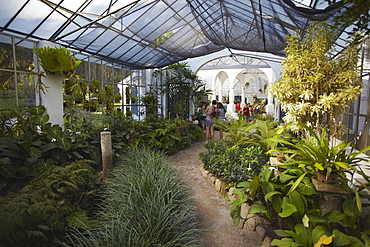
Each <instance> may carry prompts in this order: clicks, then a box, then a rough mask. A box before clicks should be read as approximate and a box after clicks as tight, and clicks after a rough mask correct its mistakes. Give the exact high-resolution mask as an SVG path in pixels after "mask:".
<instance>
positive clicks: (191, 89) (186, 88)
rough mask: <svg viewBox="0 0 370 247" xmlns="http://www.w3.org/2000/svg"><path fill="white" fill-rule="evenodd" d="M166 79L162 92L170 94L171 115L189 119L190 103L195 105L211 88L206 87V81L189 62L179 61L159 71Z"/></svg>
mask: <svg viewBox="0 0 370 247" xmlns="http://www.w3.org/2000/svg"><path fill="white" fill-rule="evenodd" d="M158 74H159V75H161V76H164V78H165V80H166V85H165V88H163V90H162V92H163V93H167V94H168V95H169V101H170V102H169V103H170V108H169V109H168V110H169V115H170V116H171V117H180V118H181V119H187V118H188V114H189V105H190V103H192V104H193V105H194V106H195V105H196V104H197V103H198V102H199V101H201V100H203V99H204V98H205V97H206V96H207V95H208V94H209V92H210V91H209V90H206V89H205V83H204V82H203V81H202V80H200V78H199V77H198V76H197V75H196V74H195V73H194V72H193V71H192V70H191V69H190V68H189V65H188V64H187V62H179V63H175V64H172V65H169V66H167V67H165V68H164V69H161V70H159V71H158Z"/></svg>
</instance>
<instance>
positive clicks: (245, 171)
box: [199, 140, 266, 183]
mask: <svg viewBox="0 0 370 247" xmlns="http://www.w3.org/2000/svg"><path fill="white" fill-rule="evenodd" d="M205 147H206V148H207V152H203V153H200V154H199V157H200V159H201V160H202V163H203V166H204V169H206V170H207V171H210V172H212V173H214V174H217V175H218V176H220V177H222V178H223V179H225V180H226V181H227V182H229V183H239V182H242V181H246V180H248V179H250V178H253V177H254V176H256V175H257V174H258V173H259V171H260V170H261V168H262V166H263V165H265V164H266V163H265V156H264V150H263V149H261V148H260V147H258V146H248V147H240V146H236V147H235V146H234V143H233V142H230V141H227V140H224V141H221V142H214V141H209V142H208V143H207V144H205Z"/></svg>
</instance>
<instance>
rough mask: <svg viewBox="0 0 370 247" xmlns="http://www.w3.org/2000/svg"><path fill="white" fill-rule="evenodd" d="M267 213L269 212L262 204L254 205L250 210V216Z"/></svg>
mask: <svg viewBox="0 0 370 247" xmlns="http://www.w3.org/2000/svg"><path fill="white" fill-rule="evenodd" d="M266 212H267V209H266V207H265V206H263V205H260V204H252V206H251V207H250V209H249V213H250V214H255V213H266Z"/></svg>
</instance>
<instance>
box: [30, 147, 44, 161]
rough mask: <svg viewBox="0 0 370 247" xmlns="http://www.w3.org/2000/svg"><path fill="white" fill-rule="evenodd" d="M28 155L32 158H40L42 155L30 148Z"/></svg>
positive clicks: (39, 151) (35, 149) (36, 149)
mask: <svg viewBox="0 0 370 247" xmlns="http://www.w3.org/2000/svg"><path fill="white" fill-rule="evenodd" d="M29 155H30V157H32V158H34V157H41V156H42V153H41V150H40V149H38V148H34V147H31V148H30V152H29Z"/></svg>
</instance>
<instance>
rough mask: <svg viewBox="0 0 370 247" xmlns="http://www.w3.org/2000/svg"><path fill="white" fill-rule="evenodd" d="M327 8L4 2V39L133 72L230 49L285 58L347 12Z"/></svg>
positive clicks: (280, 1)
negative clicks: (312, 29)
mask: <svg viewBox="0 0 370 247" xmlns="http://www.w3.org/2000/svg"><path fill="white" fill-rule="evenodd" d="M302 1H306V2H307V0H302ZM320 2H325V1H324V0H311V1H309V5H308V6H304V5H303V4H298V3H297V2H296V1H294V0H139V1H133V2H132V1H131V2H130V1H128V0H12V1H9V0H0V3H1V6H2V7H1V9H0V32H3V33H10V34H16V35H17V36H20V37H22V38H31V39H36V40H48V41H51V42H56V43H59V44H61V45H63V46H65V47H68V48H72V49H75V50H79V51H82V52H85V53H88V54H92V55H95V56H97V57H99V58H102V59H104V60H107V61H114V62H115V63H119V64H123V65H124V66H125V67H127V68H138V69H143V68H161V67H164V66H166V65H169V64H172V63H175V62H178V61H182V60H185V59H187V58H192V57H198V56H202V55H205V54H210V53H213V52H216V51H220V50H222V49H225V48H232V49H237V50H245V51H259V52H268V53H272V54H276V55H283V54H284V46H285V45H284V37H285V35H286V34H287V33H291V32H293V31H294V30H297V29H299V30H305V29H306V28H307V27H308V26H309V24H311V23H312V22H313V21H316V20H319V21H328V22H329V23H331V22H333V18H334V17H335V16H336V15H337V13H338V10H339V9H340V8H342V3H341V2H339V3H337V4H335V5H333V6H330V7H326V8H324V9H317V6H319V3H320ZM321 6H322V5H321Z"/></svg>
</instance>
